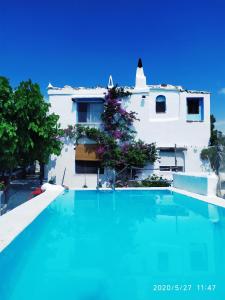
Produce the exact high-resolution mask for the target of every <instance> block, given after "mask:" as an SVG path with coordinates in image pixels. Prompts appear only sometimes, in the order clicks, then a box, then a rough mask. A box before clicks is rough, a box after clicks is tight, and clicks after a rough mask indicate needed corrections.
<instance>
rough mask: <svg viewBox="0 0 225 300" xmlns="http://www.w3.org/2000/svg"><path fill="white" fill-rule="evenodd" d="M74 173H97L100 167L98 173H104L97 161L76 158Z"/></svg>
mask: <svg viewBox="0 0 225 300" xmlns="http://www.w3.org/2000/svg"><path fill="white" fill-rule="evenodd" d="M75 164H76V168H75V169H76V174H97V173H98V169H100V174H103V173H104V169H103V168H102V167H101V165H100V162H99V161H85V160H76V163H75Z"/></svg>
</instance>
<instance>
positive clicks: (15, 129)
mask: <svg viewBox="0 0 225 300" xmlns="http://www.w3.org/2000/svg"><path fill="white" fill-rule="evenodd" d="M49 107H50V104H48V103H46V102H45V100H44V98H43V96H42V94H41V91H40V87H39V85H38V84H36V83H32V81H31V80H28V81H22V82H21V83H20V84H19V86H18V87H17V88H16V90H15V91H13V90H12V88H11V87H10V85H9V82H8V80H7V79H5V78H3V77H2V78H1V80H0V108H1V111H0V137H2V138H1V141H0V143H2V144H0V151H2V153H1V152H0V153H1V154H2V155H1V157H2V160H4V163H3V164H2V165H3V167H4V168H6V169H9V168H12V167H15V166H16V165H20V166H22V167H24V168H25V167H26V166H28V165H29V164H31V163H33V162H34V161H39V163H40V166H41V180H42V178H43V164H45V163H47V162H48V159H49V156H50V155H51V154H56V155H59V154H60V152H61V146H62V143H61V141H60V137H61V136H62V134H63V131H62V130H61V129H60V127H59V124H58V119H59V117H58V116H57V115H55V114H50V113H49ZM7 146H8V147H7ZM9 157H11V159H10V160H9ZM12 158H13V159H12ZM0 161H1V160H0ZM7 161H9V163H8V164H7Z"/></svg>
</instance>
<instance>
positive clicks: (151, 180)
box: [141, 174, 170, 187]
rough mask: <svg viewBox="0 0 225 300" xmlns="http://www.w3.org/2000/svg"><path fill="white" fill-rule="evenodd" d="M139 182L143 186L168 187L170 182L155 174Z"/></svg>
mask: <svg viewBox="0 0 225 300" xmlns="http://www.w3.org/2000/svg"><path fill="white" fill-rule="evenodd" d="M141 183H142V186H143V187H168V186H170V183H169V182H168V181H167V180H166V179H163V178H162V177H159V176H157V175H155V174H153V175H151V176H149V177H147V178H146V179H144V180H142V182H141Z"/></svg>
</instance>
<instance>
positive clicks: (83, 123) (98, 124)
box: [77, 122, 103, 129]
mask: <svg viewBox="0 0 225 300" xmlns="http://www.w3.org/2000/svg"><path fill="white" fill-rule="evenodd" d="M77 125H82V126H85V127H90V128H96V129H101V128H102V126H103V124H102V123H89V122H79V123H77Z"/></svg>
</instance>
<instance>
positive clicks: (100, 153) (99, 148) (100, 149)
mask: <svg viewBox="0 0 225 300" xmlns="http://www.w3.org/2000/svg"><path fill="white" fill-rule="evenodd" d="M104 152H105V147H104V146H99V147H98V148H97V150H96V153H97V154H98V155H102V154H103V153H104Z"/></svg>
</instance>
